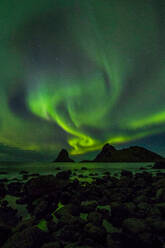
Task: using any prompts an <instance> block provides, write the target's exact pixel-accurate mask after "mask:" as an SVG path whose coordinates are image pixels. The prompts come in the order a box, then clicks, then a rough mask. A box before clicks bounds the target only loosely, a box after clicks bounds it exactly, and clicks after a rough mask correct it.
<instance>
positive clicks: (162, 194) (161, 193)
mask: <svg viewBox="0 0 165 248" xmlns="http://www.w3.org/2000/svg"><path fill="white" fill-rule="evenodd" d="M156 199H157V201H161V202H165V188H160V189H158V190H157V192H156Z"/></svg>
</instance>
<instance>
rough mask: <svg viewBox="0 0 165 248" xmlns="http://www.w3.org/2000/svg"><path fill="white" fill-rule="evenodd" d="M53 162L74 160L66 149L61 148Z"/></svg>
mask: <svg viewBox="0 0 165 248" xmlns="http://www.w3.org/2000/svg"><path fill="white" fill-rule="evenodd" d="M53 162H74V160H73V159H71V158H70V157H69V154H68V151H67V150H65V149H62V150H61V151H60V153H59V154H58V156H57V158H56V159H55V160H54V161H53Z"/></svg>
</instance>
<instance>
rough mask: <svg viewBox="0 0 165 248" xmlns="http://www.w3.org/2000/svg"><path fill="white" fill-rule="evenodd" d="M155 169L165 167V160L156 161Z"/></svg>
mask: <svg viewBox="0 0 165 248" xmlns="http://www.w3.org/2000/svg"><path fill="white" fill-rule="evenodd" d="M153 169H165V161H159V162H156V163H155V164H154V166H153Z"/></svg>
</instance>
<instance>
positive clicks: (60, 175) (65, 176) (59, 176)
mask: <svg viewBox="0 0 165 248" xmlns="http://www.w3.org/2000/svg"><path fill="white" fill-rule="evenodd" d="M71 174H72V172H71V170H67V171H61V172H59V173H57V175H56V178H57V179H63V180H67V179H69V177H70V176H71Z"/></svg>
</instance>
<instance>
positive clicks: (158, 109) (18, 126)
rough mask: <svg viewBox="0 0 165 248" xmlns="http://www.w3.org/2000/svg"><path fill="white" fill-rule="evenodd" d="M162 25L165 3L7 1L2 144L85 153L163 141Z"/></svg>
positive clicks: (2, 15) (0, 73)
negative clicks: (132, 144) (107, 145)
mask: <svg viewBox="0 0 165 248" xmlns="http://www.w3.org/2000/svg"><path fill="white" fill-rule="evenodd" d="M164 24H165V4H164V3H163V1H158V0H147V1H144V0H135V1H131V0H126V1H124V0H83V1H82V0H47V1H45V0H36V1H32V0H29V1H25V0H22V1H20V2H19V3H18V1H16V0H2V1H1V2H0V32H1V36H0V54H1V60H0V68H1V70H0V99H1V104H0V143H1V144H3V145H5V146H8V147H13V148H18V149H22V150H30V151H33V152H34V151H36V152H42V153H49V152H50V153H56V152H57V151H59V149H61V148H62V147H64V148H67V149H68V150H69V151H70V154H71V155H78V154H85V153H87V152H89V151H95V150H98V149H100V148H101V147H102V146H103V144H105V143H107V142H109V143H111V144H112V145H116V146H118V145H126V144H127V145H129V144H130V143H134V144H136V143H137V142H140V141H142V143H143V144H146V145H151V144H148V143H147V140H148V139H150V138H151V137H153V136H154V137H157V138H158V137H160V136H162V137H163V135H164V133H165V91H164V90H165V29H164ZM158 145H159V144H158ZM164 148H165V147H164ZM164 152H165V150H164Z"/></svg>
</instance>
